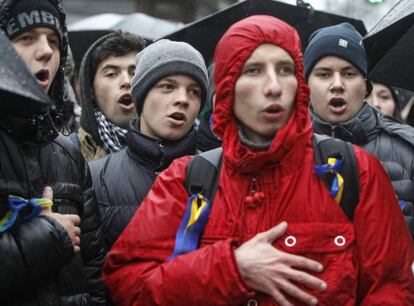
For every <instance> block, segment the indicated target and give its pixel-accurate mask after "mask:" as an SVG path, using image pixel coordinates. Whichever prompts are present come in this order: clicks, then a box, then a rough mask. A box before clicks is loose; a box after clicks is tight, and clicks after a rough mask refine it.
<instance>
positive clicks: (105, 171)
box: [89, 120, 196, 249]
mask: <svg viewBox="0 0 414 306" xmlns="http://www.w3.org/2000/svg"><path fill="white" fill-rule="evenodd" d="M137 124H138V121H137V120H132V121H131V123H130V128H129V131H128V134H127V147H126V148H124V149H123V150H121V151H119V152H116V153H113V154H111V155H108V156H105V157H104V158H102V159H100V160H96V161H93V162H90V163H89V166H90V169H91V173H92V180H93V186H94V189H95V192H96V196H97V199H98V204H99V208H100V211H101V218H102V231H103V233H104V239H105V242H106V246H107V248H108V249H109V248H110V247H111V246H112V245H113V244H114V242H115V241H116V239H117V238H118V236H119V235H120V234H121V233H122V231H123V230H124V228H125V227H126V226H127V225H128V223H129V221H130V220H131V218H132V217H133V215H134V213H135V211H136V210H137V208H138V207H139V205H140V204H141V202H142V200H143V199H144V197H145V196H146V195H147V193H148V191H149V190H150V189H151V186H152V184H153V182H154V180H155V178H156V177H157V175H158V174H159V173H160V172H161V171H162V170H164V169H165V168H167V167H168V166H169V165H170V164H171V162H172V161H173V160H174V159H176V158H178V157H182V156H184V155H191V154H195V153H196V149H195V132H194V129H192V130H191V131H190V132H189V133H188V134H187V135H186V136H184V138H182V139H181V140H179V141H174V142H169V141H158V140H154V139H153V138H149V137H146V136H144V135H142V134H141V133H140V132H139V131H138V130H137V128H136V126H138V125H137Z"/></svg>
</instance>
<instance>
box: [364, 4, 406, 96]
mask: <svg viewBox="0 0 414 306" xmlns="http://www.w3.org/2000/svg"><path fill="white" fill-rule="evenodd" d="M364 46H365V49H366V51H367V56H368V70H369V71H370V72H369V74H368V77H369V79H371V80H373V81H377V82H381V83H386V84H389V85H394V86H397V87H401V88H405V89H410V90H414V53H413V51H412V50H414V5H413V1H412V0H401V1H399V2H398V3H397V4H396V5H395V6H394V7H393V8H392V9H391V10H390V11H389V12H388V13H386V14H385V15H384V17H383V18H382V19H381V20H380V21H379V22H378V24H376V25H375V26H374V27H373V28H372V30H371V31H370V32H369V33H368V34H367V35H366V37H365V38H364Z"/></svg>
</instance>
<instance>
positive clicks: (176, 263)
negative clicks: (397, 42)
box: [103, 16, 414, 306]
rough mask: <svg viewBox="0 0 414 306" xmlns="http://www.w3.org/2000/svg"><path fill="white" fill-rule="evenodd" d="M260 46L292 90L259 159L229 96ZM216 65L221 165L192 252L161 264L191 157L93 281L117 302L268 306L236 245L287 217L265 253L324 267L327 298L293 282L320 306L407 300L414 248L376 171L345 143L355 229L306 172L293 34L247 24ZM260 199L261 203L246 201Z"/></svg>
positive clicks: (167, 177) (180, 209)
mask: <svg viewBox="0 0 414 306" xmlns="http://www.w3.org/2000/svg"><path fill="white" fill-rule="evenodd" d="M265 43H270V44H274V45H277V46H279V47H281V48H283V49H284V50H286V51H287V52H288V53H289V55H290V56H291V58H292V59H293V61H294V63H295V75H296V79H297V83H298V87H297V94H296V99H295V101H294V103H295V104H294V106H295V107H294V110H293V112H292V114H291V117H290V119H289V120H288V122H287V123H286V124H285V126H283V127H282V128H281V129H279V130H278V132H277V133H276V134H275V136H274V138H273V140H272V141H271V144H270V147H269V148H268V149H267V150H261V151H257V150H252V149H250V148H249V147H247V146H245V145H243V144H242V143H241V141H240V139H239V134H238V122H237V119H236V117H235V115H234V112H233V103H234V89H235V84H236V82H237V79H238V78H239V76H240V74H241V71H242V68H243V66H244V63H245V62H246V60H247V59H248V58H249V57H250V56H251V54H252V53H253V52H254V50H255V49H256V48H257V47H258V46H259V45H261V44H265ZM214 62H215V69H216V70H215V77H214V78H215V81H216V92H217V98H216V107H215V110H214V121H213V128H214V132H215V133H216V134H217V135H218V136H219V137H221V138H222V139H223V145H222V146H223V162H222V168H221V174H220V179H219V184H218V189H217V193H216V196H215V200H214V203H213V205H212V209H211V211H210V214H209V219H208V222H207V224H206V227H205V229H204V231H203V233H202V235H201V239H200V246H199V248H198V249H196V250H195V251H192V252H189V253H187V254H183V255H180V256H177V257H175V258H174V259H172V260H170V259H169V257H170V256H171V255H172V253H173V249H174V244H175V235H176V233H177V229H178V228H179V225H180V222H181V220H182V218H183V215H184V212H185V209H186V202H187V198H188V194H187V192H186V189H185V184H184V182H185V176H186V175H185V173H186V167H187V164H188V161H189V158H188V157H187V158H181V159H178V160H176V161H174V162H173V163H172V165H171V166H170V167H169V168H168V169H167V170H165V171H164V172H163V173H162V174H161V175H160V176H159V177H158V179H157V180H156V181H155V183H154V185H153V187H152V189H151V191H150V192H149V194H148V196H147V197H146V199H145V200H144V201H143V203H142V206H141V207H140V209H139V210H138V211H137V213H136V214H135V216H134V218H133V219H132V220H131V222H130V223H129V225H128V227H127V228H126V229H125V231H124V232H123V233H122V234H121V236H120V237H119V239H118V241H117V242H116V243H115V245H114V246H113V248H112V250H111V252H110V253H109V255H108V257H107V260H106V262H105V265H104V274H103V278H104V281H105V282H106V284H107V287H108V289H109V291H110V293H111V295H112V298H113V300H114V301H115V302H117V303H119V304H121V305H180V306H183V305H198V306H200V305H206V306H207V305H246V304H247V303H248V305H265V306H267V305H269V306H270V305H277V303H276V302H275V300H274V299H273V298H272V297H271V296H269V295H266V294H264V293H262V292H260V291H257V292H256V291H254V290H252V289H251V288H249V287H248V286H247V284H246V282H245V280H244V279H243V277H242V275H241V274H240V272H239V267H238V264H237V261H236V257H235V249H236V248H237V247H239V246H240V245H241V244H243V243H244V242H246V241H248V240H249V239H251V238H252V237H254V236H255V235H256V234H258V233H261V232H264V231H266V230H269V229H270V228H272V227H274V226H276V225H278V224H279V223H280V222H282V221H287V223H288V229H287V232H286V233H285V234H284V235H283V236H282V237H280V238H279V239H277V240H276V241H274V242H273V245H274V247H276V248H277V249H278V250H280V251H283V252H287V253H291V254H296V255H301V256H305V257H307V258H310V259H314V260H316V261H318V262H320V263H322V264H323V266H324V270H323V271H322V272H321V273H313V274H314V275H315V276H316V277H318V278H320V279H322V280H324V281H325V282H326V283H327V290H326V291H324V292H318V291H317V290H312V289H309V288H305V287H304V286H300V285H298V286H299V287H300V288H302V289H303V290H305V291H307V292H309V293H311V294H312V295H314V296H316V297H317V299H318V302H319V305H409V304H412V303H413V301H414V278H413V275H412V271H411V268H410V265H411V263H412V261H413V259H414V252H413V246H412V244H411V241H410V237H409V233H408V231H407V228H406V226H405V224H404V220H403V217H402V214H401V212H400V209H399V207H398V203H397V202H396V199H395V196H394V194H393V190H392V186H391V184H390V182H389V180H388V178H387V176H386V174H385V172H384V170H383V169H382V167H381V165H380V163H379V162H378V161H377V160H376V159H374V158H373V157H372V156H371V155H368V154H367V153H365V152H364V151H362V150H361V149H358V148H357V147H354V150H355V154H356V159H357V161H358V166H359V175H360V181H361V193H360V201H359V203H358V207H357V208H356V211H355V216H354V220H353V223H351V221H350V220H348V219H347V217H346V216H345V215H344V213H343V212H342V210H341V208H340V207H339V206H338V205H337V203H336V202H335V200H334V199H333V198H332V197H331V196H330V194H329V192H328V190H327V189H326V188H325V186H324V185H323V182H322V181H321V180H320V179H319V178H318V176H317V175H316V173H315V172H314V170H313V166H314V164H315V160H314V157H313V156H314V153H313V147H312V135H313V134H312V128H311V121H310V116H309V112H308V101H309V89H308V87H307V85H306V84H305V81H304V77H303V64H302V54H301V45H300V39H299V36H298V34H297V32H296V31H295V30H294V29H293V28H292V27H291V26H289V25H288V24H286V23H284V22H283V21H281V20H279V19H276V18H273V17H270V16H252V17H249V18H246V19H244V20H242V21H240V22H238V23H236V24H234V25H233V26H231V27H230V29H229V30H228V31H227V32H226V33H225V34H224V35H223V37H222V39H221V40H220V42H219V43H218V45H217V47H216V50H215V56H214ZM258 98H260V97H258ZM200 175H202V174H200ZM258 192H261V193H262V194H263V195H264V198H262V200H261V201H253V202H252V201H251V195H253V194H255V193H258ZM292 241H294V242H295V243H293V242H292ZM397 250H398V251H397ZM189 292H190V294H189ZM284 295H285V297H287V298H288V299H289V300H290V302H291V303H292V304H294V305H303V303H301V302H300V301H298V300H294V299H293V298H291V297H290V296H289V295H288V294H286V293H285V294H284Z"/></svg>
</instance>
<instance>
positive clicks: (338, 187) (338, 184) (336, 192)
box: [314, 157, 344, 204]
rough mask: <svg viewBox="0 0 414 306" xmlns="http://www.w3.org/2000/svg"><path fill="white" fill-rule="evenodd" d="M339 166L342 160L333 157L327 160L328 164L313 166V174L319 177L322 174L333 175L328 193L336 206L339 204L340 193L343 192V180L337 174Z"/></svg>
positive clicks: (339, 169)
mask: <svg viewBox="0 0 414 306" xmlns="http://www.w3.org/2000/svg"><path fill="white" fill-rule="evenodd" d="M341 166H342V159H337V158H334V157H330V158H328V162H327V163H326V164H323V165H321V166H314V169H315V172H316V173H317V174H318V175H319V177H321V176H322V174H323V173H328V174H331V175H334V179H333V181H332V185H331V190H330V191H329V192H330V194H331V196H332V197H333V198H334V199H335V201H336V202H337V203H338V204H339V203H340V202H341V199H342V193H343V191H344V178H343V176H342V175H341V174H340V173H339V171H341Z"/></svg>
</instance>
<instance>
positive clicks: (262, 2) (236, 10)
mask: <svg viewBox="0 0 414 306" xmlns="http://www.w3.org/2000/svg"><path fill="white" fill-rule="evenodd" d="M258 14H262V15H271V16H275V17H277V18H279V19H282V20H284V21H286V22H287V23H289V24H290V25H292V26H294V27H295V28H296V30H297V31H298V32H299V35H300V38H301V41H302V47H303V48H305V47H306V45H307V43H308V39H309V36H310V35H311V34H312V32H313V31H315V30H317V29H319V28H322V27H326V26H330V25H334V24H338V23H342V22H349V23H351V24H352V25H354V26H355V28H356V29H357V30H358V31H359V32H360V33H361V35H365V33H366V29H365V26H364V23H363V22H362V21H361V20H357V19H353V18H349V17H344V16H339V15H335V14H331V13H326V12H322V11H316V10H313V9H312V8H311V7H310V6H309V5H306V4H305V5H301V6H295V5H290V4H286V3H282V2H278V1H273V0H246V1H241V2H238V3H236V4H234V5H232V6H229V7H228V8H226V9H223V10H221V11H218V12H216V13H214V14H212V15H209V16H207V17H205V18H203V19H201V20H198V21H196V22H193V23H191V24H189V25H187V26H185V27H184V28H182V29H180V30H178V31H176V32H174V33H171V34H169V35H166V36H165V38H169V39H172V40H181V41H185V42H188V43H190V44H191V45H192V46H193V47H195V48H196V49H198V50H199V51H200V52H201V53H202V54H203V56H204V59H205V60H206V61H207V62H211V60H212V58H213V54H214V49H215V46H216V44H217V43H218V41H219V40H220V38H221V36H222V35H223V34H224V32H225V31H226V30H227V29H228V28H229V27H230V26H231V25H232V24H233V23H235V22H237V21H239V20H241V19H243V18H246V17H248V16H252V15H258Z"/></svg>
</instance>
